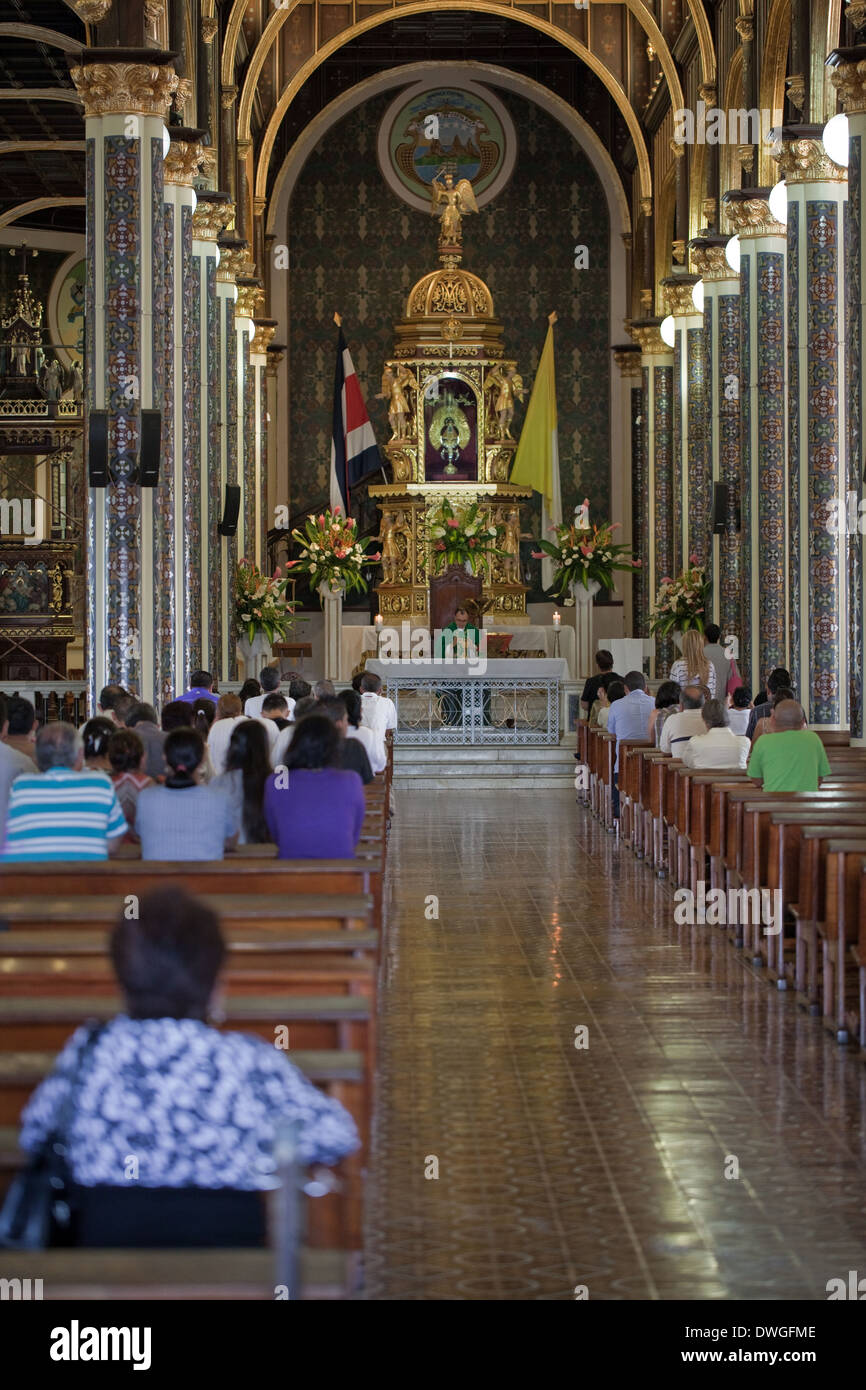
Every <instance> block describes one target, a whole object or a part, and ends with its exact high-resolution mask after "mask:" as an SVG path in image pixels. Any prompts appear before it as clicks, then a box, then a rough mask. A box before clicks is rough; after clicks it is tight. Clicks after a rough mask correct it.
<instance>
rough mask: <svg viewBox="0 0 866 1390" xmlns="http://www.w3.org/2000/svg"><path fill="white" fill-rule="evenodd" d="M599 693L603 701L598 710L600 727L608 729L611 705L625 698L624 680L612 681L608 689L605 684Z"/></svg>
mask: <svg viewBox="0 0 866 1390" xmlns="http://www.w3.org/2000/svg"><path fill="white" fill-rule="evenodd" d="M598 695H599V699H600V701H601V708H600V710H599V712H598V727H599V728H600V729H606V728H607V721H608V719H609V718H610V707H611V705H615V704H616V702H617V700H624V699H625V685H624V684H623V682H622V681H611V682H610V684H609V685H608V686H607V688H606V689H605V687H604V686H602V687H601V689H600V690H599V692H598Z"/></svg>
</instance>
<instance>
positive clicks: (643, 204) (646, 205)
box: [640, 198, 653, 217]
mask: <svg viewBox="0 0 866 1390" xmlns="http://www.w3.org/2000/svg"><path fill="white" fill-rule="evenodd" d="M640 210H641V212H642V214H643V216H644V217H652V215H653V200H652V198H641V200H640Z"/></svg>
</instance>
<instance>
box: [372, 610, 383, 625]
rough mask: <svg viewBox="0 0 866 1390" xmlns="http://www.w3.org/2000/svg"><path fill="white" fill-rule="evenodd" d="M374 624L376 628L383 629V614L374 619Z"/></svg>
mask: <svg viewBox="0 0 866 1390" xmlns="http://www.w3.org/2000/svg"><path fill="white" fill-rule="evenodd" d="M373 622H374V623H375V625H376V627H381V626H382V622H383V618H382V614H381V613H377V614H376V616H375V618H374V619H373Z"/></svg>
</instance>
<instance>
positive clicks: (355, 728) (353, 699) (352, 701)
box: [340, 689, 387, 772]
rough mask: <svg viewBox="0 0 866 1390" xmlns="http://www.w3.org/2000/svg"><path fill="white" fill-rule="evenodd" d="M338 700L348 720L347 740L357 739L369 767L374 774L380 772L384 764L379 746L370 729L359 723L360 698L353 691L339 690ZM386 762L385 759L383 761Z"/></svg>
mask: <svg viewBox="0 0 866 1390" xmlns="http://www.w3.org/2000/svg"><path fill="white" fill-rule="evenodd" d="M340 699H341V700H342V701H343V704H344V705H345V706H346V714H347V715H348V718H349V727H348V728H347V730H346V737H347V738H354V739H357V740H358V742H359V743H361V744H363V746H364V752H365V753H366V754H367V757H368V758H369V760H370V766H371V768H372V769H373V771H374V772H381V771H382V769H383V768H384V767H385V762H383V761H381V758H382V754H381V751H380V750H381V744H380V743H379V741H378V740H377V738H376V735H375V733H374V732H373V730H372V729H368V728H367V726H366V724H362V723H361V696H360V694H359V692H358V691H357V690H355V689H350V690H341V691H340ZM385 761H387V759H386V760H385Z"/></svg>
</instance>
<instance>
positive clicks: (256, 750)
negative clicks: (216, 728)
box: [210, 719, 271, 845]
mask: <svg viewBox="0 0 866 1390" xmlns="http://www.w3.org/2000/svg"><path fill="white" fill-rule="evenodd" d="M270 775H271V756H270V744H269V742H268V735H267V731H266V729H265V727H264V725H263V724H261V723H260V722H259V720H258V719H244V720H242V721H241V722H240V723H239V724H238V725H237V726H236V728H235V730H234V733H233V734H232V737H231V742H230V743H229V751H228V754H227V756H226V770H225V772H221V773H220V775H219V777H215V778H214V780H213V782H211V784H210V785H211V786H212V787H213V789H214V791H221V792H224V793H225V794H226V796H227V797H228V798H229V801H230V802H231V803H232V806H233V807H234V811H235V816H236V817H237V823H238V826H239V831H238V844H239V845H262V844H266V843H267V842H268V840H270V838H271V837H270V835H269V833H268V826H267V822H266V821H265V813H264V797H265V783H266V782H267V780H268V778H269V777H270Z"/></svg>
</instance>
